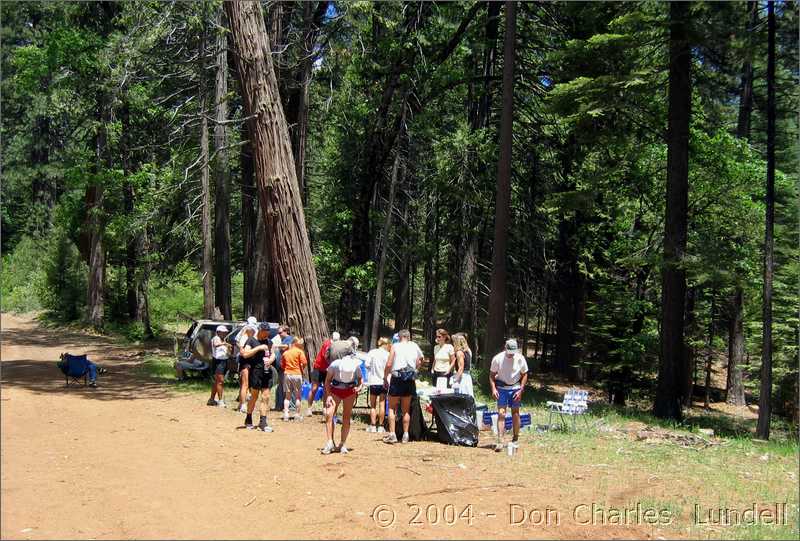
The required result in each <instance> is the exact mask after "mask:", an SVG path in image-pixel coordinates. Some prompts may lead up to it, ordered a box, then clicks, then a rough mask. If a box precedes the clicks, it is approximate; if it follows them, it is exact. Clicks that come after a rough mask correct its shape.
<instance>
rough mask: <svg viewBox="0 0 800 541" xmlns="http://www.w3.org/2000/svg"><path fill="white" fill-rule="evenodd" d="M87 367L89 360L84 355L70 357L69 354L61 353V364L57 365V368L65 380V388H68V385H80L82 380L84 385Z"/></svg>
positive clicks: (87, 375)
mask: <svg viewBox="0 0 800 541" xmlns="http://www.w3.org/2000/svg"><path fill="white" fill-rule="evenodd" d="M89 366H90V363H89V359H88V358H87V357H86V355H70V354H69V353H62V354H61V362H59V363H58V367H59V368H60V369H61V372H63V374H64V377H65V378H66V386H67V387H69V384H70V383H77V384H80V383H81V379H83V384H84V385H86V384H87V380H88V377H89Z"/></svg>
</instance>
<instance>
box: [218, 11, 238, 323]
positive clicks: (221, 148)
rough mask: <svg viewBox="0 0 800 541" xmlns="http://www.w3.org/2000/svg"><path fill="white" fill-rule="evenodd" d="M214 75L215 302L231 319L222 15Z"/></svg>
mask: <svg viewBox="0 0 800 541" xmlns="http://www.w3.org/2000/svg"><path fill="white" fill-rule="evenodd" d="M217 25H218V27H219V28H218V30H217V73H216V84H215V86H214V103H215V111H214V119H215V120H216V123H215V124H214V150H215V154H216V156H215V159H214V188H215V190H214V191H215V194H214V195H215V197H214V280H215V283H214V286H215V287H214V299H215V304H216V306H217V307H218V308H219V310H220V312H222V316H223V317H224V318H225V319H227V320H230V319H232V317H233V314H232V312H233V309H232V307H231V228H230V219H229V217H228V215H229V213H230V211H229V207H230V178H229V176H228V150H227V148H226V147H227V145H228V128H227V125H226V124H225V121H226V120H228V51H227V39H226V37H225V33H224V32H223V30H222V29H223V28H224V27H225V12H224V11H223V10H222V9H220V10H219V13H218V14H217Z"/></svg>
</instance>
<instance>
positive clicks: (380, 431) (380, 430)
mask: <svg viewBox="0 0 800 541" xmlns="http://www.w3.org/2000/svg"><path fill="white" fill-rule="evenodd" d="M384 432H386V429H385V428H383V427H382V426H379V427H378V434H382V433H384Z"/></svg>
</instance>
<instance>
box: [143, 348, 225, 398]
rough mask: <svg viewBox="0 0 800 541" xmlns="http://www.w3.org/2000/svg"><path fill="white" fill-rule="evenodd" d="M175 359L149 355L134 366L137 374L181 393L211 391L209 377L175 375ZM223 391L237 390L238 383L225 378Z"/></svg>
mask: <svg viewBox="0 0 800 541" xmlns="http://www.w3.org/2000/svg"><path fill="white" fill-rule="evenodd" d="M174 362H175V360H174V359H173V358H172V357H165V356H161V355H149V356H147V357H145V358H144V361H143V362H142V364H140V365H139V366H137V367H136V371H137V373H138V374H139V375H142V376H146V377H148V378H151V379H155V380H157V381H158V382H159V383H162V384H164V385H168V386H169V387H170V388H171V389H173V390H175V391H178V392H183V393H209V392H211V378H203V377H191V378H187V379H184V380H180V379H178V378H177V377H176V376H175V367H174V366H173V364H174ZM225 391H226V392H227V391H231V392H237V393H238V391H239V383H238V382H236V381H234V380H233V379H231V378H230V377H227V378H225Z"/></svg>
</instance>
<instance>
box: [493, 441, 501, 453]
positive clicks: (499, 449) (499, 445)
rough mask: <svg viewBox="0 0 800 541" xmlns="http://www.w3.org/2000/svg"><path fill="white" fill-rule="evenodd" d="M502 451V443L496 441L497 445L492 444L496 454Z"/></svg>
mask: <svg viewBox="0 0 800 541" xmlns="http://www.w3.org/2000/svg"><path fill="white" fill-rule="evenodd" d="M502 450H503V442H500V441H498V442H497V443H495V444H494V451H495V452H496V453H499V452H500V451H502Z"/></svg>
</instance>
